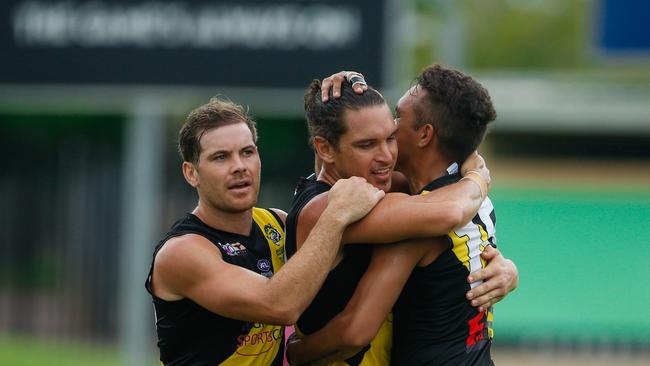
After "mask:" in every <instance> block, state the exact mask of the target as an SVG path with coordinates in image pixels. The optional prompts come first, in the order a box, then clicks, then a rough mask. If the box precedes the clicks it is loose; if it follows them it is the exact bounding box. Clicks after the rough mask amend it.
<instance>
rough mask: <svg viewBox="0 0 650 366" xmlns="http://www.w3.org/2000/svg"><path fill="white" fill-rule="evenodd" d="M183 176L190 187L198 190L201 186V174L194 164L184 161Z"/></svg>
mask: <svg viewBox="0 0 650 366" xmlns="http://www.w3.org/2000/svg"><path fill="white" fill-rule="evenodd" d="M182 169H183V176H184V177H185V180H186V181H187V183H189V185H191V186H192V187H194V188H196V187H197V186H198V185H199V172H198V170H197V169H196V167H195V166H194V164H192V163H190V162H187V161H184V162H183V165H182Z"/></svg>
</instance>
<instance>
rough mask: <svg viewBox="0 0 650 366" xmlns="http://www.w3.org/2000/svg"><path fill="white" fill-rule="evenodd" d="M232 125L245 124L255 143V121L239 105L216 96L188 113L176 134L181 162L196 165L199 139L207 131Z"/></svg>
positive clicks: (199, 147) (199, 150)
mask: <svg viewBox="0 0 650 366" xmlns="http://www.w3.org/2000/svg"><path fill="white" fill-rule="evenodd" d="M234 123H246V126H248V129H250V131H251V134H252V135H253V142H255V143H257V129H256V128H255V121H253V120H252V119H251V118H250V116H249V115H248V113H247V111H246V110H245V109H244V107H242V106H241V105H239V104H236V103H233V102H231V101H230V100H228V99H225V98H222V97H219V96H216V97H213V98H212V99H210V101H209V102H208V103H206V104H204V105H202V106H200V107H198V108H196V109H194V110H193V111H191V112H190V114H189V115H188V116H187V118H186V119H185V123H184V124H183V127H181V130H180V131H179V133H178V151H179V152H180V154H181V157H182V158H183V161H187V162H190V163H194V164H198V162H199V156H200V155H201V137H203V134H205V133H206V132H207V131H209V130H211V129H213V128H217V127H222V126H226V125H230V124H234Z"/></svg>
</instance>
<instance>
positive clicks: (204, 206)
mask: <svg viewBox="0 0 650 366" xmlns="http://www.w3.org/2000/svg"><path fill="white" fill-rule="evenodd" d="M256 139H257V133H256V129H255V123H254V122H253V120H251V119H250V117H248V115H247V114H246V112H245V111H244V109H243V108H242V107H241V106H239V105H237V104H234V103H232V102H230V101H227V100H224V99H219V98H213V99H212V100H210V102H209V103H207V104H205V105H202V106H200V107H199V108H197V109H195V110H194V111H192V112H191V113H190V114H189V116H188V117H187V120H186V122H185V124H184V125H183V127H182V128H181V131H180V134H179V151H180V153H181V156H182V158H183V164H182V171H183V176H184V177H185V180H186V181H187V182H188V183H189V184H190V185H191V186H192V187H194V188H196V190H197V193H198V197H199V202H198V206H197V207H196V208H195V209H194V210H193V211H192V213H188V214H186V215H185V217H183V218H181V219H180V220H179V221H178V222H176V223H175V224H174V226H173V227H172V228H171V230H170V231H169V232H168V233H167V234H166V235H165V237H164V238H163V239H162V240H161V241H160V242H159V244H158V245H157V247H156V249H155V251H154V258H153V262H152V265H151V269H150V271H149V276H148V278H147V281H146V288H147V291H149V293H150V294H151V296H152V298H153V304H154V307H155V312H156V330H157V333H158V347H159V348H160V360H161V362H162V363H163V364H164V365H211V366H213V365H263V366H267V365H282V362H283V355H284V351H283V350H284V329H283V327H282V325H287V324H293V323H295V321H296V319H297V318H298V316H299V315H300V314H301V313H302V311H303V310H304V309H305V308H306V307H307V305H308V304H309V303H310V301H311V300H312V298H313V297H314V295H315V294H316V292H317V291H318V289H319V288H320V285H321V284H322V283H323V280H324V279H325V276H326V275H327V272H328V270H329V268H330V267H331V265H332V263H333V261H334V258H335V254H336V252H337V251H338V248H339V245H340V240H341V236H342V233H343V230H344V229H345V227H346V226H347V225H348V224H350V223H352V222H354V221H356V220H358V219H360V218H361V217H363V216H364V215H365V214H366V213H367V212H368V211H369V210H370V209H371V208H372V207H373V206H374V205H375V204H376V203H377V202H378V201H379V200H380V199H381V198H382V197H383V195H384V193H383V192H382V191H380V190H378V189H376V188H374V187H372V186H371V185H370V184H368V183H366V182H365V181H364V180H363V179H362V178H352V179H348V180H344V181H343V180H342V181H340V182H341V183H340V184H336V185H335V186H334V187H333V188H332V194H331V195H330V199H329V200H328V203H327V208H326V209H325V212H324V213H323V215H322V216H321V217H320V219H319V220H318V223H317V224H316V227H315V228H314V230H313V231H312V232H311V234H310V235H309V237H308V238H307V240H306V241H305V246H304V250H303V251H301V254H300V255H297V256H295V257H294V258H292V260H291V261H288V262H287V263H286V264H284V219H285V217H286V214H285V213H284V212H282V211H280V210H278V209H262V208H257V207H254V205H255V203H256V201H257V196H258V192H259V184H260V166H261V163H260V158H259V155H258V152H257V146H256Z"/></svg>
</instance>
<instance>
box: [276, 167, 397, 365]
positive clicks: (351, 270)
mask: <svg viewBox="0 0 650 366" xmlns="http://www.w3.org/2000/svg"><path fill="white" fill-rule="evenodd" d="M330 188H331V186H330V185H329V184H327V183H325V182H321V181H318V180H316V179H315V178H314V177H313V176H312V177H310V178H302V179H301V180H300V182H299V183H298V186H297V188H296V193H295V195H294V199H293V203H292V206H291V209H290V210H289V213H288V215H287V242H286V247H287V256H288V257H289V258H290V257H291V256H292V255H294V254H295V253H296V250H297V247H296V239H295V237H296V229H297V223H298V216H299V215H300V212H301V211H302V209H303V207H305V205H307V203H309V201H311V200H312V199H313V198H314V197H316V196H318V195H319V194H321V193H323V192H326V191H328V190H329V189H330ZM371 251H372V246H371V245H363V244H361V245H354V244H352V245H350V244H348V245H346V246H345V249H344V256H343V259H342V260H341V261H340V262H339V263H338V264H337V265H336V267H334V268H332V270H331V271H330V272H329V274H328V276H327V278H326V279H325V283H324V284H323V286H322V287H321V289H320V290H319V292H318V294H316V297H315V298H314V300H313V301H312V302H311V304H310V305H309V306H308V307H307V309H306V310H305V311H304V312H303V314H302V315H301V316H300V318H299V319H298V323H297V324H296V331H297V332H298V334H311V333H313V332H315V331H317V330H319V329H320V328H322V327H324V326H325V324H327V323H328V322H329V321H330V320H331V319H332V318H334V317H335V316H336V315H337V314H338V313H340V312H341V311H343V309H344V308H345V305H346V304H347V303H348V301H350V299H351V298H352V295H353V294H354V290H355V289H356V287H357V283H359V281H360V280H361V277H362V276H363V274H364V273H365V272H366V269H367V268H368V265H369V264H370V257H371ZM391 335H392V316H388V318H387V319H386V320H385V321H384V323H383V324H382V326H381V328H380V330H379V332H378V333H377V335H376V336H375V338H374V339H373V340H372V342H371V343H370V345H368V346H366V347H365V348H363V349H362V350H361V351H359V352H358V353H356V354H355V355H353V356H352V357H350V358H348V359H346V360H344V361H339V362H333V363H330V364H329V365H328V366H335V365H336V366H348V365H349V366H380V365H387V364H388V362H389V360H390V347H391Z"/></svg>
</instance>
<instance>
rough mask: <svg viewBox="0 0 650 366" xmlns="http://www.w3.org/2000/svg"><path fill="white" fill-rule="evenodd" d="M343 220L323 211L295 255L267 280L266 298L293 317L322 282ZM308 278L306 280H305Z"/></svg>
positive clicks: (298, 313) (302, 309)
mask: <svg viewBox="0 0 650 366" xmlns="http://www.w3.org/2000/svg"><path fill="white" fill-rule="evenodd" d="M345 227H346V223H345V222H343V221H341V220H340V219H339V218H337V217H336V215H333V214H331V213H328V211H327V210H325V211H324V212H323V215H322V216H321V218H320V219H319V220H318V222H317V223H316V225H315V226H314V228H313V229H312V230H311V232H310V234H309V236H308V237H307V240H305V242H304V243H303V244H302V247H301V248H300V250H299V251H297V252H296V254H295V255H294V256H293V257H292V258H291V260H289V261H287V263H286V264H285V265H284V266H283V267H282V269H281V270H280V271H278V273H276V274H275V275H274V276H273V277H271V279H270V284H269V289H270V290H269V291H270V294H269V296H270V298H271V299H275V300H276V301H277V304H278V306H281V307H283V308H285V309H289V311H290V312H291V313H292V314H293V315H294V316H295V318H297V317H298V316H299V315H300V314H301V313H302V312H303V311H304V310H305V309H306V308H307V306H308V305H309V304H310V303H311V301H312V299H313V298H314V296H316V293H317V292H318V290H319V289H320V287H321V285H322V283H323V282H324V281H325V278H326V276H327V274H328V273H329V269H330V268H331V266H332V263H333V262H334V258H335V257H336V253H337V251H338V249H339V245H340V241H341V235H342V233H343V230H344V229H345ZM306 279H309V280H306Z"/></svg>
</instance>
